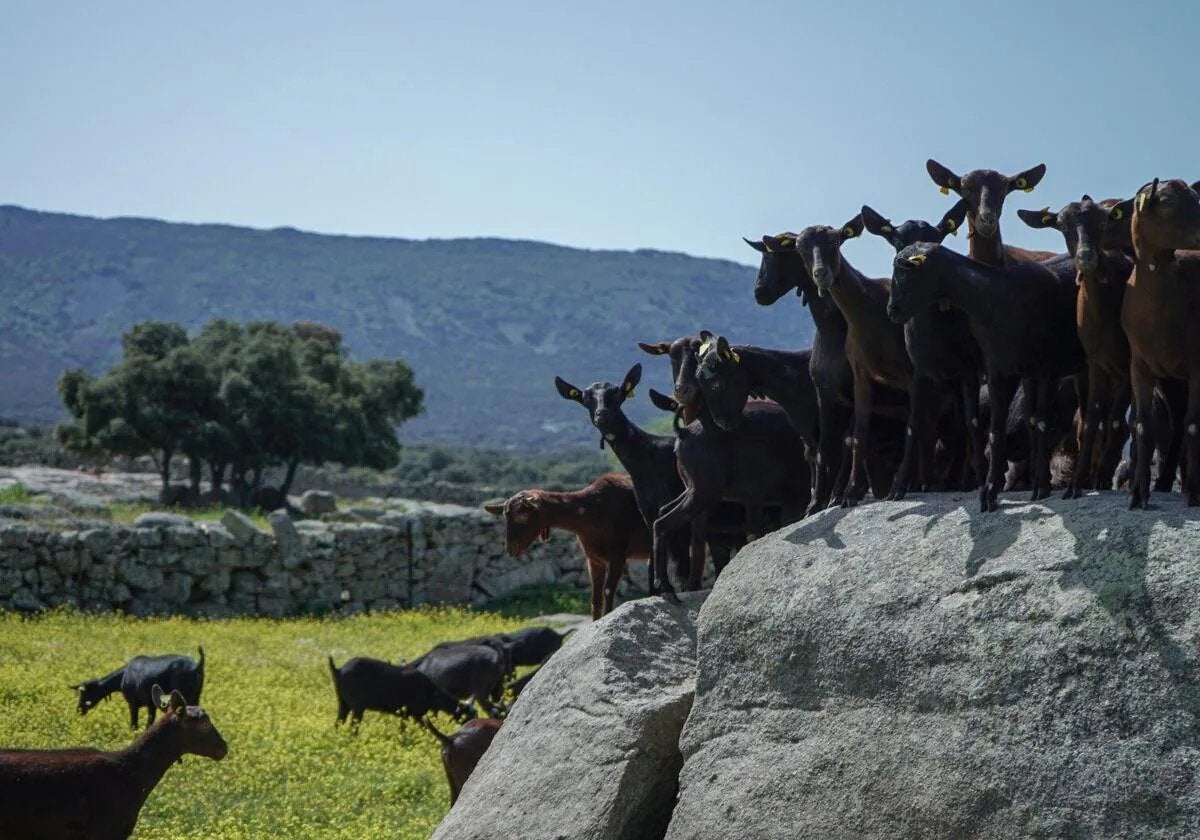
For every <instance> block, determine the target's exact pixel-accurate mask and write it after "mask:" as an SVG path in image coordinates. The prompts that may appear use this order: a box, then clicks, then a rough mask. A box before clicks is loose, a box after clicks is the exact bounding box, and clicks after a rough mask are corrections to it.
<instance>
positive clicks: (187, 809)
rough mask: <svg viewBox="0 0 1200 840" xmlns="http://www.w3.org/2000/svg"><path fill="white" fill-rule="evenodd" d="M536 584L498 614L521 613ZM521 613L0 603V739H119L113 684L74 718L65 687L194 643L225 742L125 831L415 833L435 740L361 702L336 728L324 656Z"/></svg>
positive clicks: (355, 836)
mask: <svg viewBox="0 0 1200 840" xmlns="http://www.w3.org/2000/svg"><path fill="white" fill-rule="evenodd" d="M543 597H544V593H538V594H535V596H533V598H532V599H528V598H527V599H525V600H523V601H520V602H514V603H513V604H511V605H509V607H510V609H506V610H505V612H506V613H508V615H513V614H518V613H519V614H529V613H531V612H532V611H533V610H534V609H536V607H537V606H539V605H540V602H541V601H542V599H543ZM561 603H562V604H564V605H566V604H575V603H577V602H576V601H569V600H563V601H562V602H561ZM554 605H555V606H558V603H555V604H554ZM525 623H527V622H526V621H524V620H522V619H520V618H514V617H506V615H504V614H501V613H484V612H476V611H471V610H463V609H447V608H438V609H434V608H426V609H417V610H407V611H399V612H393V613H387V614H376V615H371V616H357V617H348V618H339V619H287V620H282V621H273V620H267V619H232V620H219V621H205V620H196V619H185V618H166V619H144V620H143V619H131V618H124V617H118V616H111V615H109V616H94V615H92V616H89V615H80V614H77V613H69V612H54V613H49V614H46V615H43V616H40V617H37V618H32V619H31V618H22V617H19V616H17V615H14V614H0V745H2V746H4V747H25V748H48V747H67V746H84V745H88V746H96V747H100V748H103V749H115V748H118V747H122V746H125V745H126V744H128V743H129V741H130V740H131V737H132V735H131V733H130V731H129V723H128V711H127V707H126V706H125V702H124V701H123V700H122V699H121V698H120V696H119V695H116V696H114V697H113V698H112V699H111V700H110V701H108V702H106V703H102V704H101V705H100V706H99V707H98V708H97V709H95V710H93V711H92V712H91V713H90V714H88V715H87V716H86V717H80V716H79V715H78V714H77V713H76V711H75V693H74V692H73V691H71V690H70V689H69V688H68V686H70V685H71V684H72V683H75V682H79V681H81V680H84V679H87V678H91V677H95V676H100V675H101V674H104V673H106V672H108V671H109V670H111V669H113V668H116V667H119V666H120V665H121V664H123V663H124V662H125V661H126V660H128V659H129V658H130V657H132V656H135V655H137V654H156V653H186V654H190V655H192V656H195V655H196V646H197V645H198V644H203V645H204V649H205V651H206V653H207V655H208V662H207V675H206V681H205V685H204V695H203V705H204V707H205V708H206V709H207V710H208V711H209V713H210V715H211V716H212V719H213V722H214V723H215V725H216V726H217V728H218V729H219V730H220V732H221V734H222V735H223V736H224V737H225V740H226V741H227V742H228V743H229V748H230V751H229V755H228V757H227V758H226V759H225V760H224V761H222V762H214V761H210V760H208V759H204V758H198V757H195V756H189V757H187V758H185V759H184V762H183V764H182V765H176V766H175V767H173V768H172V769H171V770H169V771H168V772H167V775H166V777H165V778H164V780H163V782H162V783H161V784H160V785H159V786H158V787H157V788H156V789H155V791H154V793H153V794H151V796H150V799H149V801H148V802H147V803H146V806H145V808H144V809H143V811H142V816H141V819H140V820H139V822H138V828H137V831H136V832H135V833H134V835H133V836H134V837H135V838H138V837H141V838H151V837H153V838H155V840H191V839H192V838H194V839H195V840H201V838H204V840H235V838H236V840H242V838H245V839H246V840H249V839H250V838H255V839H256V840H258V839H259V838H275V837H289V838H291V837H295V838H338V839H339V840H375V838H388V840H410V838H411V840H417V838H426V837H428V836H429V835H430V833H431V832H432V830H433V828H434V827H435V826H436V825H437V823H438V822H439V821H440V819H441V818H442V816H443V815H444V813H445V811H446V810H447V808H448V807H449V796H448V792H447V786H446V781H445V776H444V773H443V771H442V767H441V759H440V752H439V747H438V745H437V744H436V742H435V741H434V739H433V738H432V736H430V735H429V734H428V733H426V732H424V731H423V730H422V729H420V728H419V727H418V726H416V725H413V724H408V725H404V724H402V723H401V721H399V720H397V719H393V718H388V717H384V716H382V715H378V714H372V713H370V712H368V713H367V717H366V718H365V719H364V721H363V725H362V728H361V731H360V734H359V735H358V736H351V735H350V734H349V732H348V731H346V729H345V728H339V729H335V728H334V725H333V723H334V718H335V712H336V708H337V704H336V701H335V699H334V694H333V686H332V682H331V680H330V675H329V668H328V665H327V663H326V658H327V657H328V656H329V654H333V656H334V658H335V659H336V660H337V662H338V664H339V665H340V664H341V663H342V662H344V661H345V660H346V659H348V658H349V657H351V656H359V655H362V656H375V657H378V658H381V659H388V660H392V661H394V660H396V659H398V658H404V659H411V658H413V657H415V656H417V655H418V654H420V653H422V652H423V651H424V650H426V649H428V648H429V647H430V646H432V645H433V644H435V643H436V642H439V641H443V640H446V639H454V638H461V637H465V636H470V635H475V634H480V633H491V632H499V631H503V630H510V629H515V628H517V627H520V626H522V625H524V624H525ZM142 714H143V716H144V714H145V713H144V711H143V713H142ZM437 722H438V724H439V725H440V727H441V728H442V729H443V730H444V731H449V730H452V729H453V728H454V727H455V726H456V724H454V723H453V722H452V721H451V720H450V719H448V718H445V717H441V718H440V719H439V720H438V721H437Z"/></svg>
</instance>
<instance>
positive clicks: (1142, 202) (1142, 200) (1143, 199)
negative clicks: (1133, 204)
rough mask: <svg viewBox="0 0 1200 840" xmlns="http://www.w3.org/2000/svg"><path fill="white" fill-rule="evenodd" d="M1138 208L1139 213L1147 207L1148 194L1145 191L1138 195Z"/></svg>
mask: <svg viewBox="0 0 1200 840" xmlns="http://www.w3.org/2000/svg"><path fill="white" fill-rule="evenodd" d="M1137 209H1138V212H1139V213H1140V212H1142V211H1143V210H1145V209H1146V194H1145V193H1142V194H1141V195H1139V196H1138V197H1137Z"/></svg>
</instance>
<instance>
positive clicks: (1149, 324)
mask: <svg viewBox="0 0 1200 840" xmlns="http://www.w3.org/2000/svg"><path fill="white" fill-rule="evenodd" d="M1109 212H1110V216H1115V215H1116V214H1126V213H1132V214H1133V222H1132V231H1133V249H1134V255H1135V257H1134V265H1133V273H1132V274H1131V275H1130V277H1129V283H1128V285H1127V287H1126V289H1125V299H1124V301H1123V302H1122V304H1121V325H1122V326H1123V327H1124V328H1125V335H1126V336H1128V338H1129V352H1130V379H1131V383H1132V386H1133V405H1134V430H1135V437H1134V441H1135V457H1134V461H1135V465H1136V466H1135V473H1134V476H1133V478H1132V480H1131V481H1130V500H1129V506H1130V507H1133V508H1139V507H1140V508H1145V507H1147V506H1148V505H1149V502H1150V460H1151V458H1152V457H1153V456H1154V447H1155V445H1156V444H1158V443H1159V441H1156V440H1155V437H1156V435H1155V434H1154V423H1153V422H1152V406H1153V398H1154V387H1155V385H1156V384H1158V383H1161V382H1163V381H1165V380H1171V379H1181V380H1186V381H1187V386H1188V399H1187V413H1186V415H1185V417H1184V428H1185V435H1184V437H1185V440H1186V449H1187V460H1186V469H1185V475H1184V488H1183V489H1184V493H1185V495H1186V496H1187V503H1188V505H1189V506H1194V505H1200V435H1198V434H1197V426H1198V425H1200V332H1198V331H1197V330H1196V325H1195V320H1194V319H1195V312H1196V310H1197V307H1198V306H1200V252H1196V251H1186V250H1182V249H1194V248H1200V196H1198V195H1197V194H1196V193H1195V192H1194V191H1193V190H1192V189H1191V188H1190V187H1189V186H1188V184H1187V183H1186V182H1185V181H1181V180H1172V181H1167V182H1165V183H1162V184H1160V183H1159V181H1158V179H1157V178H1155V179H1154V181H1153V183H1151V184H1148V185H1147V186H1145V187H1142V189H1141V190H1139V191H1138V194H1137V196H1136V197H1135V198H1133V199H1130V200H1129V201H1125V202H1122V203H1120V204H1118V205H1116V206H1115V207H1113V209H1112V210H1111V211H1109Z"/></svg>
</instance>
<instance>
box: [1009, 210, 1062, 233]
mask: <svg viewBox="0 0 1200 840" xmlns="http://www.w3.org/2000/svg"><path fill="white" fill-rule="evenodd" d="M1017 216H1018V218H1020V220H1021V221H1022V222H1024V223H1025V224H1027V225H1029V226H1030V227H1031V228H1057V227H1058V214H1057V213H1053V212H1051V211H1050V208H1049V207H1043V208H1042V209H1041V210H1018V211H1017Z"/></svg>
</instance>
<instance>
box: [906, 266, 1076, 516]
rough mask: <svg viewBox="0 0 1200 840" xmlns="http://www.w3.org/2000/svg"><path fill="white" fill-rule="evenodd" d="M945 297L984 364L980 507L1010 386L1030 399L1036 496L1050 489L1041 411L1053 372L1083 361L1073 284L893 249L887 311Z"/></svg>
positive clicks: (990, 496)
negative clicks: (986, 452)
mask: <svg viewBox="0 0 1200 840" xmlns="http://www.w3.org/2000/svg"><path fill="white" fill-rule="evenodd" d="M941 300H944V301H946V302H947V303H948V304H949V305H950V306H953V307H955V308H957V309H961V310H962V311H964V312H965V313H966V315H967V318H968V320H969V321H970V325H971V332H972V333H973V334H974V336H975V339H976V341H978V342H979V348H980V350H981V351H982V352H983V358H984V361H985V363H986V365H987V377H988V389H989V391H990V394H991V402H992V408H991V434H990V435H989V441H988V442H989V444H990V446H991V453H990V456H991V457H990V463H989V465H988V476H987V481H986V482H985V483H984V484H983V486H982V487H981V488H980V491H979V503H980V509H981V510H982V511H985V512H986V511H994V510H996V509H997V506H998V503H997V497H998V495H999V492H1000V489H1001V487H1002V486H1003V481H1004V473H1005V467H1006V465H1007V462H1006V460H1005V434H1004V432H1005V426H1006V421H1007V418H1008V407H1009V403H1010V402H1011V401H1012V397H1013V392H1014V390H1015V389H1016V384H1017V382H1018V381H1019V380H1021V379H1023V380H1024V382H1025V386H1026V395H1027V396H1032V397H1033V404H1032V408H1031V412H1030V426H1029V429H1030V431H1029V434H1030V452H1031V453H1032V454H1031V468H1030V476H1031V484H1032V486H1033V498H1034V499H1035V500H1037V499H1042V498H1045V497H1046V496H1047V495H1049V493H1050V451H1049V447H1048V443H1049V441H1048V435H1047V423H1046V419H1045V418H1046V416H1047V415H1049V414H1050V405H1049V403H1050V395H1051V392H1052V389H1053V387H1054V386H1055V384H1056V380H1057V378H1060V377H1063V376H1071V375H1075V374H1077V373H1078V372H1079V370H1080V368H1082V367H1083V365H1084V354H1083V348H1082V347H1081V346H1080V344H1079V337H1078V335H1076V332H1075V329H1074V324H1075V284H1074V282H1073V281H1070V280H1067V281H1065V282H1064V281H1063V280H1062V279H1061V278H1060V276H1058V275H1056V274H1055V273H1054V272H1053V271H1051V270H1050V269H1048V268H1046V267H1045V266H1043V265H1041V264H1039V263H1035V262H1017V263H1013V264H1012V265H1009V266H1006V267H1004V268H995V267H993V266H988V265H985V264H983V263H980V262H978V261H976V260H972V259H970V258H969V257H964V256H963V255H961V254H956V253H955V252H953V251H951V250H950V249H948V248H945V247H943V246H941V245H931V244H928V243H922V244H918V245H910V246H908V247H907V248H905V249H904V250H903V251H901V252H900V253H899V254H897V255H896V258H895V260H894V263H893V273H892V289H891V296H890V299H889V301H888V314H889V316H890V317H891V318H892V319H893V320H894V321H896V322H897V323H903V322H904V321H906V320H908V319H909V318H911V317H913V316H914V315H916V314H917V313H919V312H923V311H926V310H928V309H929V307H930V306H932V305H934V304H935V303H937V302H938V301H941Z"/></svg>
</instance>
